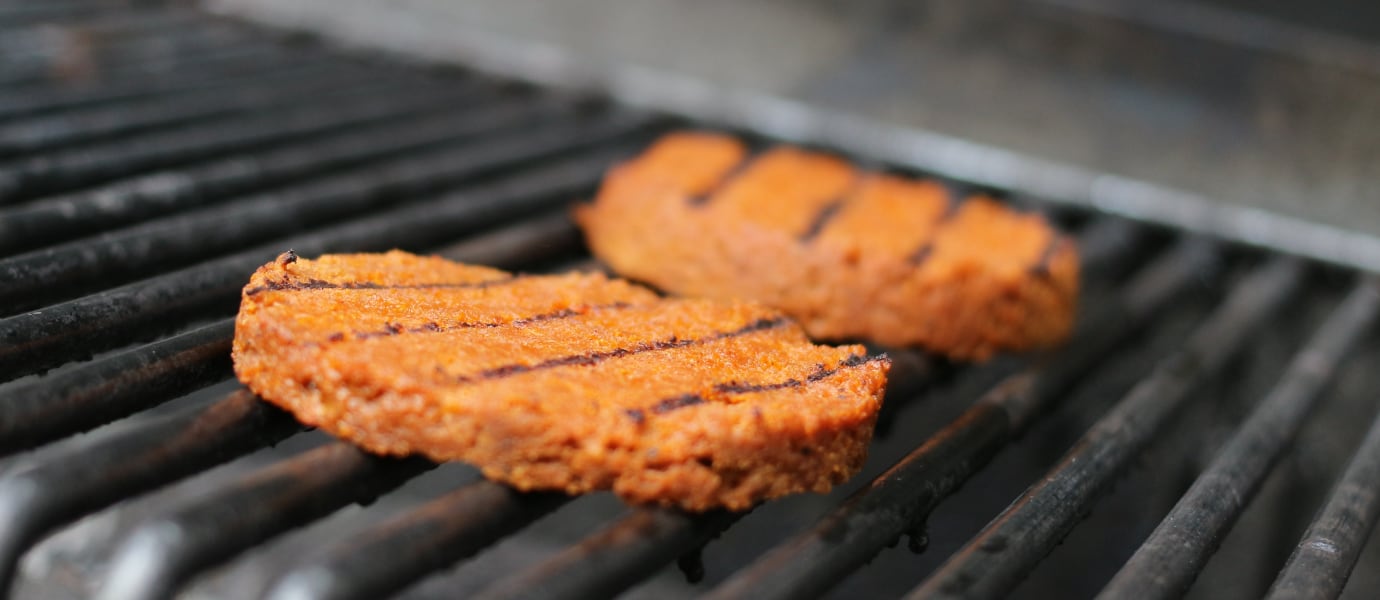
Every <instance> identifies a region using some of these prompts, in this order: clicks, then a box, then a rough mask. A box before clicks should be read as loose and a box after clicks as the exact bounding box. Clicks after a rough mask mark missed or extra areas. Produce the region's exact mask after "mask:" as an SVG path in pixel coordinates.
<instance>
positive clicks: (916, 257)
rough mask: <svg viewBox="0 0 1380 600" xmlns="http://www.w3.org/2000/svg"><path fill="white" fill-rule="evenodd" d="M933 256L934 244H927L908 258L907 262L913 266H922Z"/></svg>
mask: <svg viewBox="0 0 1380 600" xmlns="http://www.w3.org/2000/svg"><path fill="white" fill-rule="evenodd" d="M931 254H934V242H925V245H923V246H921V247H920V248H919V249H917V250H916V251H915V252H911V253H910V256H907V257H906V260H907V261H910V264H912V265H915V266H920V265H921V264H924V262H925V261H927V260H929V259H930V255H931Z"/></svg>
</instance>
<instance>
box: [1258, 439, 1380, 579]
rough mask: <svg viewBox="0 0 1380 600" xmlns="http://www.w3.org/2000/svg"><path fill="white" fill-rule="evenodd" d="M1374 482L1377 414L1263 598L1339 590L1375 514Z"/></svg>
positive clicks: (1378, 451) (1379, 505) (1377, 476)
mask: <svg viewBox="0 0 1380 600" xmlns="http://www.w3.org/2000/svg"><path fill="white" fill-rule="evenodd" d="M1376 482H1380V415H1377V417H1376V419H1375V422H1374V424H1372V425H1371V427H1370V432H1368V433H1367V434H1366V437H1365V439H1364V440H1362V441H1361V445H1360V447H1358V448H1357V449H1356V456H1354V457H1353V458H1352V459H1351V463H1350V464H1348V465H1347V467H1346V471H1345V472H1343V473H1342V476H1341V479H1339V480H1338V481H1337V484H1336V487H1334V488H1333V489H1332V493H1331V494H1330V495H1329V496H1328V498H1327V503H1326V504H1324V505H1323V507H1322V509H1321V510H1320V511H1319V512H1318V514H1317V516H1316V517H1315V518H1314V519H1313V523H1312V524H1311V525H1309V526H1308V531H1307V532H1306V533H1304V534H1303V539H1301V540H1299V544H1298V546H1297V547H1295V548H1294V553H1293V554H1292V555H1291V556H1290V557H1289V561H1288V562H1286V563H1285V564H1284V569H1283V570H1282V571H1280V573H1279V577H1278V578H1276V579H1275V582H1274V584H1273V585H1271V586H1270V591H1269V592H1267V593H1266V598H1268V599H1269V600H1330V599H1332V598H1336V597H1338V596H1340V595H1341V594H1342V590H1343V589H1344V588H1345V587H1346V582H1347V579H1348V578H1349V577H1350V575H1351V570H1352V568H1353V567H1355V565H1356V560H1357V559H1358V558H1360V557H1361V551H1362V550H1363V549H1364V548H1365V546H1366V539H1367V538H1368V537H1370V535H1371V530H1372V529H1374V528H1375V522H1376V521H1377V520H1380V486H1377V483H1376Z"/></svg>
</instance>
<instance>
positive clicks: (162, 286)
mask: <svg viewBox="0 0 1380 600" xmlns="http://www.w3.org/2000/svg"><path fill="white" fill-rule="evenodd" d="M628 118H629V119H630V120H642V118H641V117H634V116H630V117H628ZM643 122H644V123H645V124H647V125H650V124H651V123H652V121H651V120H645V121H643ZM631 151H632V148H629V147H622V146H617V147H611V148H604V149H598V150H593V151H590V152H589V153H588V154H587V155H582V156H579V157H576V158H572V159H565V160H561V161H551V162H550V163H549V164H546V165H544V166H543V167H541V168H534V169H531V170H530V171H526V172H523V173H517V174H515V175H514V176H513V177H511V178H507V179H504V180H502V181H499V182H496V183H493V184H488V185H485V186H482V187H480V188H474V189H468V190H462V191H458V192H456V193H452V194H448V195H445V196H442V197H440V198H438V199H436V200H433V201H430V202H426V203H422V204H419V205H416V206H411V207H406V208H401V209H395V210H392V211H389V212H386V213H381V214H379V215H375V216H372V217H365V218H361V219H359V220H356V221H353V222H347V223H344V224H341V225H336V226H333V227H329V228H324V229H320V230H316V231H314V232H312V233H308V234H303V235H299V236H293V237H291V238H288V239H285V240H282V241H280V242H273V243H271V244H267V245H264V246H260V247H257V248H253V249H250V250H246V251H244V252H240V253H237V254H234V255H231V256H227V257H224V258H220V259H217V260H214V261H210V262H207V263H202V264H200V265H196V266H192V267H188V268H186V269H182V270H180V271H173V272H171V273H167V274H165V275H161V276H158V277H153V278H150V279H146V280H143V281H139V282H135V283H132V284H128V285H125V286H121V287H117V288H113V289H110V290H107V291H104V292H101V293H99V294H93V295H90V296H86V297H83V298H78V299H76V300H71V301H68V302H64V303H62V304H59V305H55V306H52V307H49V308H46V309H44V310H42V311H38V312H32V313H25V314H22V315H16V316H13V317H9V318H5V319H0V340H3V341H4V342H5V343H4V344H0V380H3V379H5V378H9V377H17V376H19V375H24V374H28V373H32V372H35V371H38V370H42V369H45V368H50V367H53V366H56V365H58V364H62V363H64V362H68V361H71V360H76V359H80V358H83V357H85V356H89V355H90V353H92V352H94V351H97V350H101V349H107V348H110V347H112V346H114V345H118V344H124V343H130V342H133V341H136V340H137V339H138V338H140V337H145V336H150V335H153V334H155V333H157V332H159V331H161V330H163V328H165V327H167V325H168V324H169V322H170V321H173V320H175V319H178V318H186V317H188V316H191V315H202V316H205V315H212V314H214V313H216V312H222V314H224V313H228V312H230V311H231V310H233V309H234V307H235V306H236V302H237V301H238V292H239V290H240V288H241V287H243V285H244V282H245V281H246V280H247V278H248V276H249V274H250V273H252V272H253V270H254V269H256V268H258V267H259V266H260V265H262V264H263V263H265V262H267V261H269V260H270V259H272V258H273V257H274V256H276V255H277V254H278V253H280V252H282V251H283V250H286V249H288V248H295V249H297V250H298V252H299V253H300V254H303V255H306V256H311V255H315V254H319V253H324V252H333V251H346V250H350V251H370V250H386V249H389V248H393V247H405V248H414V249H419V248H425V247H428V246H432V245H435V244H439V243H442V242H444V241H446V240H448V239H455V238H456V237H457V236H460V235H463V234H464V233H467V232H473V231H475V230H477V229H479V228H483V227H490V226H493V225H497V224H499V223H501V222H503V221H506V220H511V219H514V218H516V217H519V216H523V215H527V214H531V213H532V212H533V211H538V210H542V209H544V208H551V207H554V206H555V205H558V204H561V203H564V202H566V201H568V200H569V198H570V197H572V196H574V195H576V194H579V193H582V192H586V191H588V190H589V189H591V188H593V187H594V186H595V184H596V183H597V182H598V180H599V178H600V177H601V176H602V175H603V172H604V169H605V168H607V167H608V166H609V165H610V164H612V163H613V162H614V161H616V160H618V159H620V158H622V157H624V156H627V155H628V154H629V153H630V152H631Z"/></svg>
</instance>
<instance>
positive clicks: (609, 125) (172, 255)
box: [0, 100, 640, 313]
mask: <svg viewBox="0 0 1380 600" xmlns="http://www.w3.org/2000/svg"><path fill="white" fill-rule="evenodd" d="M557 116H566V117H569V116H570V112H569V110H568V108H567V107H564V106H562V105H560V104H554V105H553V103H551V102H548V101H542V100H538V101H533V102H525V103H521V104H515V103H510V104H506V105H501V106H496V107H494V108H492V109H489V110H481V111H475V112H473V113H470V117H471V120H470V124H471V130H472V131H471V133H472V134H476V135H477V134H480V133H484V134H488V135H486V136H485V137H483V138H481V139H479V140H476V141H473V142H470V143H465V144H461V145H458V146H456V147H454V148H447V149H446V150H445V151H442V152H435V153H431V154H429V155H425V156H422V157H405V158H400V159H396V160H392V161H387V162H383V163H380V164H378V165H371V166H369V167H367V168H360V169H357V170H353V171H350V172H348V173H345V174H342V175H338V176H334V177H328V178H324V179H317V180H314V181H312V182H310V183H307V184H304V185H301V186H298V187H295V188H291V189H288V190H279V191H274V192H269V193H266V194H262V195H260V196H257V197H253V198H249V199H245V200H243V201H237V202H234V203H232V204H228V205H225V206H217V207H211V208H208V209H205V210H201V211H196V212H191V213H186V214H183V215H176V216H172V217H169V218H166V219H158V220H154V221H149V222H146V223H142V224H140V225H137V226H134V227H131V228H127V229H124V230H120V231H114V232H110V233H106V234H103V235H101V236H99V237H97V238H94V239H92V240H78V241H76V242H71V243H68V244H64V245H61V246H56V247H53V248H46V249H43V250H37V251H34V252H30V253H27V254H21V255H19V256H14V257H11V258H8V259H4V260H0V290H3V291H0V307H6V306H8V307H11V313H13V312H17V311H16V310H15V309H18V308H28V307H32V306H42V303H43V302H46V301H51V300H53V299H55V298H56V297H60V296H59V295H60V294H64V293H66V294H70V293H71V292H74V291H76V292H81V291H87V290H91V289H93V288H98V287H101V286H109V285H111V284H116V283H123V282H125V281H129V280H130V279H132V278H135V277H137V276H139V275H145V274H150V273H154V272H157V271H159V270H163V269H167V268H171V267H176V266H181V265H184V264H187V263H189V262H195V261H197V260H201V259H205V258H209V257H212V256H216V255H218V254H221V253H223V252H226V251H230V250H234V249H237V248H243V247H245V246H247V245H250V244H252V243H255V242H261V241H264V240H268V239H273V238H274V237H277V236H282V235H287V234H290V233H292V232H293V231H296V230H298V229H299V228H300V227H301V224H303V223H324V222H330V221H333V220H339V219H341V218H344V217H349V216H352V215H355V214H359V213H362V212H365V211H368V210H371V209H374V210H376V209H379V208H383V207H387V206H389V205H393V204H399V203H410V202H409V201H413V200H414V199H415V198H418V197H421V198H425V196H424V194H426V193H427V192H431V191H434V190H436V189H441V188H445V187H448V186H453V185H457V184H460V183H463V182H465V181H466V180H470V179H473V178H475V177H478V176H482V175H486V174H490V173H492V172H494V171H496V170H499V169H503V168H513V167H516V166H520V165H523V164H526V163H529V162H532V161H535V160H540V159H544V158H549V157H551V156H555V155H557V154H560V153H563V152H571V151H575V150H578V149H579V148H581V147H587V146H590V145H594V144H598V143H606V142H608V141H611V140H614V139H617V138H618V137H621V136H624V135H627V134H628V133H630V132H631V131H633V130H635V129H636V128H637V127H639V126H640V123H639V122H637V121H629V120H628V119H625V118H622V117H620V116H618V115H609V116H604V117H596V118H592V119H588V120H584V119H570V120H568V121H563V122H553V121H554V120H555V117H557ZM517 126H524V128H523V130H519V131H511V130H508V131H504V130H501V129H500V130H499V131H492V130H491V128H504V127H509V128H511V127H517Z"/></svg>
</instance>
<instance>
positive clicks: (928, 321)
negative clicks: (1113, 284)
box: [576, 133, 1078, 359]
mask: <svg viewBox="0 0 1380 600" xmlns="http://www.w3.org/2000/svg"><path fill="white" fill-rule="evenodd" d="M950 196H951V194H950V192H949V191H948V190H947V189H946V188H945V187H944V186H943V185H941V184H939V183H937V182H933V181H923V180H914V179H907V178H902V177H896V176H892V175H886V174H881V173H873V172H867V171H862V170H859V169H855V168H854V167H852V166H850V165H849V164H848V163H846V162H844V161H841V160H839V159H837V158H834V157H831V156H828V155H825V154H820V153H816V152H807V151H804V150H801V149H797V148H791V147H784V146H783V147H778V148H775V149H772V150H769V151H767V152H765V153H763V154H761V155H759V156H756V157H749V155H748V152H747V150H746V148H745V147H744V146H743V145H742V144H741V143H740V142H738V141H737V140H735V139H733V138H731V137H728V136H724V135H717V134H709V133H676V134H671V135H668V136H666V137H664V138H662V139H661V140H660V141H658V142H657V143H655V144H654V145H653V146H652V147H651V148H650V149H648V150H647V151H646V152H645V153H644V154H642V155H641V156H639V157H637V158H635V159H633V160H631V161H629V162H627V163H625V164H623V165H620V166H618V167H616V168H615V169H613V170H612V171H611V172H610V173H609V174H608V176H607V177H606V178H605V180H604V184H603V187H602V188H601V189H600V191H599V194H598V197H597V198H596V199H595V201H594V203H593V204H591V205H588V206H582V207H580V208H579V209H577V211H576V217H577V220H578V221H579V223H580V225H581V227H582V228H583V229H584V230H585V234H586V239H587V240H588V242H589V245H590V248H591V249H592V250H593V251H594V253H595V255H596V256H598V257H599V258H600V259H602V260H603V261H604V262H606V263H608V264H609V266H611V267H612V268H613V269H614V270H615V271H617V272H619V273H620V274H622V275H625V276H627V277H631V278H633V279H637V280H641V281H646V282H648V283H651V284H653V285H655V286H657V287H659V288H661V289H663V290H666V291H669V292H673V293H676V294H682V295H688V296H700V297H710V298H749V299H754V300H758V301H761V302H764V303H766V304H769V305H771V306H774V307H776V308H779V309H780V310H782V311H784V312H786V313H787V314H789V315H791V316H792V317H795V318H796V319H798V320H800V321H801V324H802V325H803V326H804V327H805V330H806V331H807V332H809V334H810V335H812V336H814V337H816V338H820V339H857V338H865V339H872V340H876V341H879V342H882V343H885V344H893V345H902V346H921V347H924V348H927V349H929V350H932V351H936V352H941V353H944V354H947V355H949V356H952V357H955V358H961V359H982V358H986V357H988V356H990V355H991V354H993V353H994V352H997V351H1002V350H1025V349H1031V348H1037V347H1042V346H1047V345H1050V344H1053V343H1056V342H1058V341H1060V340H1062V339H1063V338H1064V337H1066V336H1067V335H1068V332H1069V329H1070V327H1071V325H1072V322H1073V312H1074V307H1075V301H1076V297H1077V295H1078V254H1077V251H1076V249H1075V247H1074V244H1073V242H1072V241H1071V240H1070V239H1068V238H1067V237H1065V236H1063V235H1061V234H1060V233H1059V232H1058V231H1056V230H1054V229H1053V228H1052V227H1050V225H1049V224H1048V223H1046V222H1045V221H1044V220H1043V219H1042V218H1040V217H1039V216H1037V215H1031V214H1023V213H1019V212H1016V211H1013V210H1011V209H1009V208H1007V207H1004V206H1002V205H1001V204H999V203H997V202H996V201H993V200H991V199H988V198H984V197H976V196H975V197H970V198H966V199H964V198H958V199H956V198H951V197H950Z"/></svg>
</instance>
